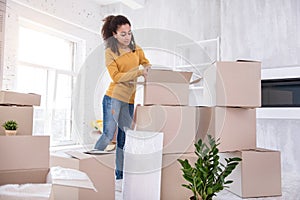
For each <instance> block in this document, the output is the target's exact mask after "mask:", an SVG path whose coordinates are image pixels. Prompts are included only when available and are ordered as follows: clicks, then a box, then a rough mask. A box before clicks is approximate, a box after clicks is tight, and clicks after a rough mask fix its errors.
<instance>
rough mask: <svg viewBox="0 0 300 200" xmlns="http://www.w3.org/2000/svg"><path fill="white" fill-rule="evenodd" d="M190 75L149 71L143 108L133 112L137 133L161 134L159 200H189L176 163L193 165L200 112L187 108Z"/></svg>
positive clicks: (178, 165) (140, 107)
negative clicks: (180, 161)
mask: <svg viewBox="0 0 300 200" xmlns="http://www.w3.org/2000/svg"><path fill="white" fill-rule="evenodd" d="M191 76H192V73H191V72H174V71H166V70H155V69H152V70H150V71H149V74H148V76H147V81H146V83H145V85H144V105H143V106H138V107H137V108H136V130H138V131H157V132H163V133H164V141H163V158H162V159H163V160H162V177H161V199H166V200H167V199H189V197H190V196H192V194H191V192H190V191H188V190H187V189H186V188H184V187H182V186H181V184H183V183H184V182H185V180H184V179H183V177H182V172H181V170H180V164H179V162H178V161H177V159H179V158H181V159H185V158H187V159H189V160H191V161H192V162H195V161H196V159H197V158H196V157H195V154H194V153H193V152H194V143H195V139H196V136H197V132H198V127H199V122H200V120H199V117H200V115H199V108H198V107H196V106H188V103H189V99H188V97H189V85H190V79H191Z"/></svg>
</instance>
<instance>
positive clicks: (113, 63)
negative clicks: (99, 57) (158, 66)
mask: <svg viewBox="0 0 300 200" xmlns="http://www.w3.org/2000/svg"><path fill="white" fill-rule="evenodd" d="M119 51H120V55H119V56H118V55H117V54H115V53H114V52H112V50H111V49H110V48H107V49H106V50H105V63H106V67H107V70H108V72H109V74H110V77H111V79H112V82H111V83H110V85H109V87H108V89H107V91H106V95H107V96H110V97H112V98H115V99H118V100H120V101H123V102H126V103H131V104H133V103H134V98H135V89H136V85H135V84H132V83H129V82H130V81H136V80H137V77H139V76H141V75H142V74H143V70H139V66H140V65H142V66H144V67H145V66H147V65H150V64H149V61H148V60H147V58H146V57H145V55H144V52H143V50H142V49H141V48H140V47H139V46H136V50H135V52H132V51H130V52H126V51H124V50H123V49H119Z"/></svg>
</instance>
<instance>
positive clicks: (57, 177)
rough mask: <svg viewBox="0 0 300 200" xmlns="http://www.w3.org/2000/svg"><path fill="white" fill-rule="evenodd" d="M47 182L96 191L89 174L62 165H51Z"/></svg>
mask: <svg viewBox="0 0 300 200" xmlns="http://www.w3.org/2000/svg"><path fill="white" fill-rule="evenodd" d="M47 182H48V183H52V184H54V185H63V186H70V187H78V188H87V189H92V190H94V191H97V190H96V188H95V187H94V184H93V182H92V181H91V179H90V178H89V176H88V175H87V174H86V173H85V172H82V171H79V170H76V169H69V168H63V167H59V166H57V167H51V168H50V172H49V174H48V176H47Z"/></svg>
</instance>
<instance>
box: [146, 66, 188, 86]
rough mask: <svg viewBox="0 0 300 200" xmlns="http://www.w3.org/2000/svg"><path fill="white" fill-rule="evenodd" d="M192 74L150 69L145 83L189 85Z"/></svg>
mask: <svg viewBox="0 0 300 200" xmlns="http://www.w3.org/2000/svg"><path fill="white" fill-rule="evenodd" d="M192 74H193V72H182V71H171V70H158V69H150V70H149V72H148V75H147V81H146V82H168V83H189V82H190V80H191V77H192Z"/></svg>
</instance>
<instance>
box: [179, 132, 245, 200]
mask: <svg viewBox="0 0 300 200" xmlns="http://www.w3.org/2000/svg"><path fill="white" fill-rule="evenodd" d="M217 142H218V141H217ZM217 142H216V141H215V139H214V138H212V137H211V136H210V135H208V143H209V146H208V145H207V144H206V143H204V142H203V141H202V140H201V139H200V140H199V141H198V143H196V144H195V147H196V150H195V154H196V155H197V156H198V159H197V161H196V163H195V164H194V166H191V165H190V163H189V161H188V160H187V159H185V160H181V159H178V161H179V162H180V164H181V166H182V168H181V170H182V172H183V177H184V179H185V180H187V181H188V182H189V183H188V184H183V185H182V186H184V187H186V188H188V189H190V190H191V191H192V192H193V194H194V196H192V197H191V198H190V199H193V200H211V199H212V197H213V196H216V193H218V192H220V191H221V190H223V189H224V188H226V187H228V186H227V185H228V184H230V183H232V182H233V181H232V180H225V178H226V177H227V176H228V175H229V174H231V172H232V171H233V170H234V169H235V167H236V166H237V165H238V164H239V162H240V161H241V160H242V159H240V158H238V157H234V158H226V159H225V162H226V164H225V163H224V164H223V163H221V162H220V161H219V159H220V157H219V155H218V153H219V149H218V145H219V143H217Z"/></svg>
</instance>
